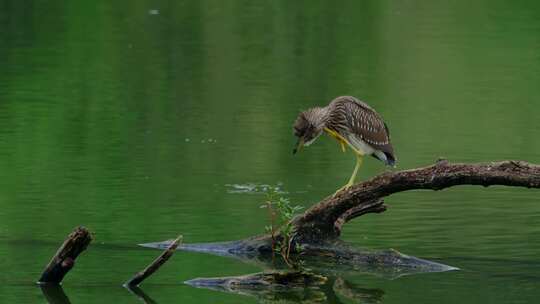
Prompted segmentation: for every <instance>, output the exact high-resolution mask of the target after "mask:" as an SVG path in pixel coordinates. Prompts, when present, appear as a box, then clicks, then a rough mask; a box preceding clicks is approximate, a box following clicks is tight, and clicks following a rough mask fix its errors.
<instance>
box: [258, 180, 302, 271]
mask: <svg viewBox="0 0 540 304" xmlns="http://www.w3.org/2000/svg"><path fill="white" fill-rule="evenodd" d="M265 194H266V199H265V201H264V204H263V205H261V208H266V209H267V210H268V217H269V218H270V225H268V226H266V227H265V230H266V232H267V233H268V234H270V236H271V238H272V259H273V260H274V259H275V254H276V253H277V254H279V255H280V256H281V258H282V259H283V261H284V262H285V263H286V264H287V265H288V266H289V267H291V268H297V266H298V265H297V264H296V263H293V262H292V261H291V259H290V254H291V250H292V249H293V248H292V247H293V240H294V229H293V225H292V223H291V221H292V219H293V218H294V217H295V216H296V213H297V212H298V211H300V210H301V209H302V207H300V206H295V205H292V204H291V201H290V200H289V199H288V198H286V197H283V196H282V194H283V192H281V191H280V188H279V187H272V186H269V187H267V189H266V192H265ZM294 249H295V250H296V251H298V252H299V251H301V248H300V247H299V246H296V247H295V248H294Z"/></svg>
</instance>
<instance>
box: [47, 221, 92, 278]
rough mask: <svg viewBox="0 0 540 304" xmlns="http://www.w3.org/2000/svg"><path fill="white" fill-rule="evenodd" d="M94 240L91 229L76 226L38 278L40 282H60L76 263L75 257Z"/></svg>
mask: <svg viewBox="0 0 540 304" xmlns="http://www.w3.org/2000/svg"><path fill="white" fill-rule="evenodd" d="M91 241H92V236H91V234H90V231H88V229H86V228H85V227H83V226H80V227H77V228H75V230H73V232H71V233H70V234H69V236H68V237H67V239H66V240H65V241H64V243H63V244H62V246H60V248H59V249H58V251H57V252H56V254H55V255H54V256H53V257H52V259H51V261H50V262H49V264H47V267H45V270H43V273H42V274H41V277H40V278H39V280H38V284H59V283H60V282H62V279H64V276H65V275H66V274H67V273H68V272H69V271H70V270H71V268H73V266H74V265H75V259H77V257H78V256H79V254H80V253H81V252H83V251H84V250H85V249H86V247H88V244H90V242H91Z"/></svg>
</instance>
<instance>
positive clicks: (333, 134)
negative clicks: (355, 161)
mask: <svg viewBox="0 0 540 304" xmlns="http://www.w3.org/2000/svg"><path fill="white" fill-rule="evenodd" d="M324 131H326V133H328V135H330V136H331V137H333V138H334V139H335V140H337V141H338V142H339V144H340V145H341V151H343V152H345V149H346V146H347V145H348V144H349V142H347V140H346V139H345V138H343V136H341V135H339V133H337V132H336V131H334V130H331V129H328V128H324Z"/></svg>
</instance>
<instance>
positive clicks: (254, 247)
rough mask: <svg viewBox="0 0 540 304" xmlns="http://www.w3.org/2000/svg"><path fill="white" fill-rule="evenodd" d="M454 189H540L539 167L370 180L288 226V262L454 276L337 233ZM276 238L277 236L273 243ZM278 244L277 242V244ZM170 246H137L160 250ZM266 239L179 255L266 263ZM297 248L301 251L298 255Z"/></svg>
mask: <svg viewBox="0 0 540 304" xmlns="http://www.w3.org/2000/svg"><path fill="white" fill-rule="evenodd" d="M457 185H481V186H484V187H487V186H491V185H505V186H517V187H526V188H540V166H539V165H534V164H529V163H527V162H523V161H502V162H492V163H480V164H460V163H455V164H452V163H449V162H448V161H446V160H439V161H438V162H437V163H436V164H434V165H431V166H428V167H424V168H418V169H412V170H404V171H397V172H385V173H383V174H380V175H378V176H376V177H374V178H372V179H371V180H368V181H365V182H363V183H360V184H356V185H354V186H352V187H351V188H349V189H347V190H345V191H341V192H340V193H338V194H337V195H336V196H329V197H327V198H325V199H324V200H323V201H321V202H319V203H317V204H315V205H314V206H312V207H311V208H309V209H308V210H306V211H305V212H304V213H303V214H301V215H299V216H297V217H296V218H294V219H293V220H292V225H293V231H294V232H293V236H292V239H293V240H294V242H293V244H292V246H291V248H292V249H293V250H292V251H291V256H293V258H294V256H301V258H302V259H306V258H307V257H314V258H316V257H319V258H320V257H323V258H324V259H325V260H328V261H330V262H331V263H333V264H332V265H330V268H334V267H336V265H347V267H351V266H352V267H353V268H358V269H359V270H360V271H361V272H368V273H372V272H373V273H375V274H380V273H382V275H383V276H387V275H388V276H390V277H395V276H401V275H404V274H410V273H418V272H434V271H435V272H437V271H448V270H456V269H457V268H455V267H451V266H447V265H444V264H440V263H436V262H431V261H428V260H424V259H418V258H415V257H412V256H408V255H404V254H402V253H399V252H397V251H395V250H385V251H368V250H363V249H357V248H353V247H351V246H348V245H347V244H345V243H344V242H342V241H341V240H340V239H339V236H340V234H341V230H342V227H343V225H344V224H345V223H347V222H348V221H350V220H352V219H354V218H356V217H359V216H361V215H364V214H367V213H381V212H384V211H385V210H386V206H385V205H384V202H383V199H384V198H385V197H386V196H389V195H391V194H393V193H397V192H402V191H408V190H416V189H431V190H442V189H444V188H448V187H452V186H457ZM279 237H280V236H279V235H278V236H277V238H279ZM278 241H279V239H278ZM168 244H169V242H158V243H148V244H141V245H142V246H146V247H153V248H163V247H165V246H168ZM271 244H272V239H271V237H270V236H269V235H263V236H256V237H252V238H248V239H245V240H240V241H233V242H222V243H206V244H184V245H183V246H181V247H179V249H181V250H189V251H197V252H205V253H210V254H216V255H223V256H231V257H237V258H241V259H244V260H253V259H265V258H266V260H268V259H267V258H268V256H271V255H272V245H271ZM297 248H301V250H300V251H297V250H296V249H297Z"/></svg>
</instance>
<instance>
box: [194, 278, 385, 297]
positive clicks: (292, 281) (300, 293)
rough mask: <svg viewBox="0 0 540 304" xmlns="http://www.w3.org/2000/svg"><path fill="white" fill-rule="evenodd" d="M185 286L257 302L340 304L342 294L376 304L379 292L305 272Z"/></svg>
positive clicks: (201, 281) (210, 280)
mask: <svg viewBox="0 0 540 304" xmlns="http://www.w3.org/2000/svg"><path fill="white" fill-rule="evenodd" d="M186 284H188V285H191V286H194V287H197V288H207V289H211V290H216V291H221V292H228V293H234V294H239V295H243V296H250V297H255V298H257V299H258V300H259V301H260V302H261V303H293V302H294V303H298V302H301V303H336V304H339V303H341V300H340V298H339V296H338V295H343V296H344V297H347V298H349V299H353V300H355V301H358V300H360V302H361V303H380V302H381V299H382V296H383V294H384V292H383V291H382V290H380V289H366V288H358V287H355V286H354V285H352V284H350V283H348V282H345V281H344V280H343V279H341V278H327V277H323V276H321V275H318V274H313V273H308V272H286V273H283V272H276V271H274V272H264V273H254V274H250V275H243V276H237V277H221V278H199V279H194V280H190V281H187V282H186Z"/></svg>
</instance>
